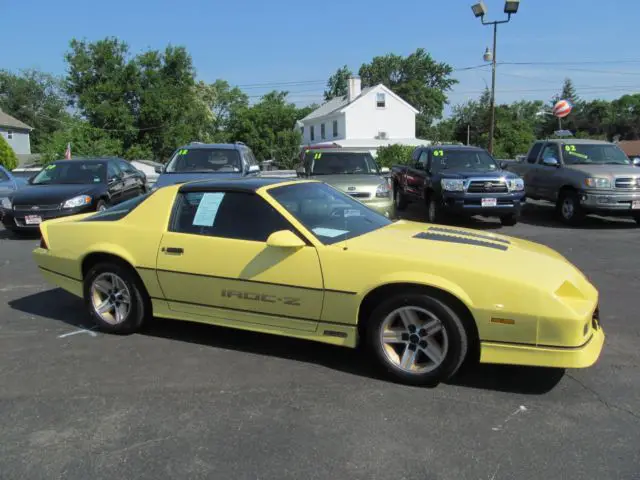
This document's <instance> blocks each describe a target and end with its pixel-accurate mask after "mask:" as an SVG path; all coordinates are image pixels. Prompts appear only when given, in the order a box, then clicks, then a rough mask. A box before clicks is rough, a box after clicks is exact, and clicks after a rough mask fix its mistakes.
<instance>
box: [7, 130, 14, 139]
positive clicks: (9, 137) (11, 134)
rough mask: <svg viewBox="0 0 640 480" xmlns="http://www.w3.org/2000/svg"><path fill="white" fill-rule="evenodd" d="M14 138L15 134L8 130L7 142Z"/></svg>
mask: <svg viewBox="0 0 640 480" xmlns="http://www.w3.org/2000/svg"><path fill="white" fill-rule="evenodd" d="M12 138H13V132H12V131H11V130H7V140H11V139H12Z"/></svg>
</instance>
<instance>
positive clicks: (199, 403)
mask: <svg viewBox="0 0 640 480" xmlns="http://www.w3.org/2000/svg"><path fill="white" fill-rule="evenodd" d="M421 213H422V212H421V211H420V210H410V211H409V212H408V216H409V217H411V218H419V217H420V215H421ZM467 226H471V227H474V228H481V229H493V228H496V229H498V230H497V231H500V232H501V233H507V234H511V235H515V236H519V237H522V238H526V239H529V240H533V241H537V242H541V243H544V244H547V245H549V246H551V247H553V248H555V249H556V250H558V251H560V252H561V253H562V254H564V255H565V256H566V257H567V258H569V259H570V260H571V261H573V262H574V263H575V264H577V265H578V266H579V267H580V268H581V269H582V270H583V271H584V272H585V273H586V274H587V275H588V276H589V277H590V278H591V280H592V281H593V282H594V283H595V285H596V286H597V287H598V288H599V290H600V294H601V317H602V324H603V326H604V329H605V332H606V334H607V340H606V343H605V348H604V352H603V355H602V356H601V358H600V360H599V362H598V363H597V364H596V365H595V366H594V367H592V368H590V369H587V370H576V371H566V372H557V371H551V370H545V369H534V368H516V367H498V366H478V367H476V368H473V369H471V370H469V371H467V372H465V373H464V374H462V375H460V376H458V377H457V378H455V379H454V380H453V381H452V382H450V383H449V384H443V385H440V386H439V387H437V388H435V389H424V388H413V387H407V386H402V385H396V384H392V383H389V382H387V381H385V380H382V379H380V378H378V376H377V374H376V373H375V371H373V370H372V369H371V368H370V367H369V366H368V365H367V362H366V361H365V359H363V358H362V357H361V356H359V355H358V352H357V351H351V350H347V349H340V348H334V347H330V346H325V345H320V344H313V343H308V342H302V341H297V340H289V339H283V338H277V337H271V336H263V335H258V334H250V333H246V332H238V331H233V330H225V329H220V328H214V327H209V326H201V325H191V324H186V323H178V322H172V321H158V322H156V323H154V324H153V325H152V326H150V328H149V329H148V330H147V331H146V332H145V333H144V334H137V335H132V336H126V337H122V336H110V335H104V334H101V333H97V332H95V331H93V330H90V328H91V326H90V325H88V324H87V323H86V318H87V316H86V315H85V313H84V311H83V307H82V303H81V301H80V300H78V299H75V298H74V297H72V296H70V295H68V294H66V293H65V292H63V291H61V290H59V289H55V288H53V287H51V286H49V285H47V284H45V283H44V282H43V280H42V279H41V277H40V275H39V273H38V271H37V269H36V267H35V266H34V264H33V262H32V259H31V250H32V249H33V248H34V247H35V246H36V244H37V240H36V239H33V238H31V239H21V240H16V239H13V238H11V236H10V235H8V233H7V232H6V231H4V230H1V229H0V438H1V441H0V479H2V480H7V479H20V480H23V479H30V480H35V479H53V478H64V479H103V478H104V479H113V478H125V479H128V478H136V479H154V480H159V479H164V478H175V479H187V478H188V479H197V478H220V479H284V478H294V479H298V478H304V479H307V480H310V479H360V478H361V479H378V478H380V479H390V478H393V479H398V480H399V479H419V480H430V479H492V480H496V479H519V480H525V479H541V478H547V479H565V478H580V479H599V480H604V479H640V348H639V347H638V345H640V321H639V318H638V305H639V303H638V297H637V295H638V292H640V228H638V227H636V225H635V223H634V222H632V221H629V220H615V219H606V220H605V219H600V218H592V219H589V221H588V222H587V223H586V225H585V226H584V227H580V228H573V229H571V228H565V227H563V226H561V225H559V224H557V223H556V222H555V221H554V220H553V216H552V211H551V209H550V208H548V207H545V206H542V205H535V206H533V207H529V208H528V211H527V214H526V215H525V216H524V217H523V219H522V222H521V223H520V224H519V225H517V226H516V227H505V228H500V225H499V223H497V222H494V221H482V220H479V221H473V222H471V223H469V224H468V225H467ZM523 274H526V272H525V271H523Z"/></svg>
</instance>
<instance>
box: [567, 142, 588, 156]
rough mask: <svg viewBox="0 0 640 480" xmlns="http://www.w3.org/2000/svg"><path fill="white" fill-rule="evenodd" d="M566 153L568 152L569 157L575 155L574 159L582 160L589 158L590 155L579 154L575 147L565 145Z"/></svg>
mask: <svg viewBox="0 0 640 480" xmlns="http://www.w3.org/2000/svg"><path fill="white" fill-rule="evenodd" d="M564 151H565V152H567V153H568V154H569V155H573V156H574V157H578V158H582V159H586V158H589V155H585V154H584V153H580V152H577V151H576V146H575V145H565V146H564Z"/></svg>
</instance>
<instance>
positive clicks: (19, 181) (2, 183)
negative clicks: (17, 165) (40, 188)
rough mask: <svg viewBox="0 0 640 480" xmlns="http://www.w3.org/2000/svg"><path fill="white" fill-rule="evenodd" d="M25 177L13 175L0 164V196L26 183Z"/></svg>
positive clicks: (4, 195) (6, 194) (7, 194)
mask: <svg viewBox="0 0 640 480" xmlns="http://www.w3.org/2000/svg"><path fill="white" fill-rule="evenodd" d="M26 183H27V180H26V179H25V178H21V177H17V176H15V175H13V174H12V173H11V172H10V171H9V170H7V169H6V168H4V167H3V166H2V165H0V197H6V196H9V194H10V193H12V192H15V191H16V190H18V189H19V188H21V187H23V186H24V185H26Z"/></svg>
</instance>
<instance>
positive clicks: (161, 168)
mask: <svg viewBox="0 0 640 480" xmlns="http://www.w3.org/2000/svg"><path fill="white" fill-rule="evenodd" d="M154 170H155V172H156V173H164V166H163V165H156V167H155V168H154Z"/></svg>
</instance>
